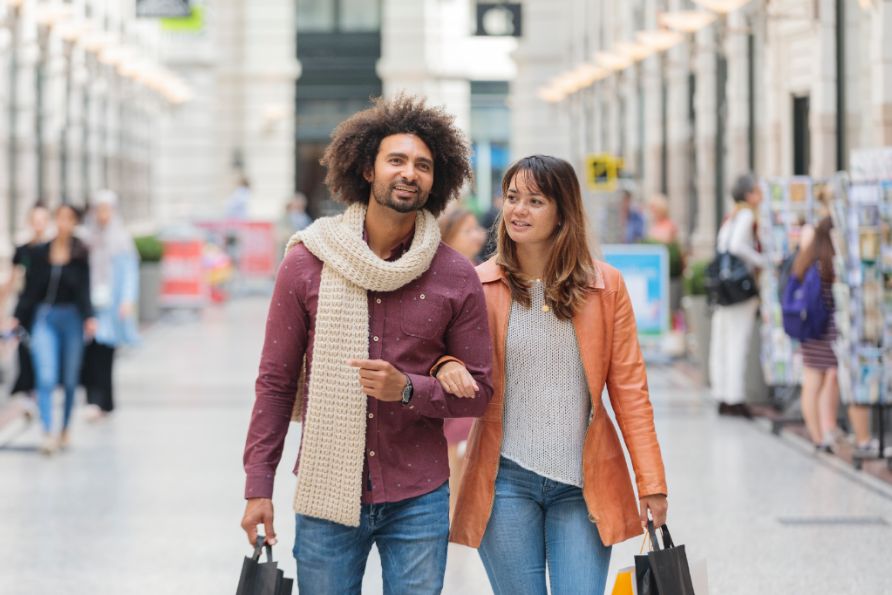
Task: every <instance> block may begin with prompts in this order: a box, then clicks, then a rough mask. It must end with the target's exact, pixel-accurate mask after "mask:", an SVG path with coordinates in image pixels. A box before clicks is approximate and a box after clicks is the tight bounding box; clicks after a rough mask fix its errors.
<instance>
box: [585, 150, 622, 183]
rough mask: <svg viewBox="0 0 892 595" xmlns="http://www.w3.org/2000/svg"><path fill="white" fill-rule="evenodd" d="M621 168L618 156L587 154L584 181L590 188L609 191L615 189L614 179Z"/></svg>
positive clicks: (620, 160)
mask: <svg viewBox="0 0 892 595" xmlns="http://www.w3.org/2000/svg"><path fill="white" fill-rule="evenodd" d="M622 168H623V160H622V159H621V158H619V157H615V156H613V155H609V154H607V153H601V154H598V155H589V156H588V157H587V158H586V160H585V181H586V183H587V184H588V187H589V189H590V190H594V191H596V192H598V191H600V192H611V191H613V190H616V180H617V178H618V177H619V172H620V171H621V170H622Z"/></svg>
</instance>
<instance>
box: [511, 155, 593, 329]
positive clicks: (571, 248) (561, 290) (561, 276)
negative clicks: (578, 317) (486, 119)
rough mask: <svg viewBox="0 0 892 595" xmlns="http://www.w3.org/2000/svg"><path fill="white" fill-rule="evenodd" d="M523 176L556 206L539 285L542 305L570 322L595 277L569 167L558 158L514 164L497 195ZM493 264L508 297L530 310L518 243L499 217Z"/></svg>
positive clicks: (579, 197) (579, 199)
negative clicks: (504, 281) (502, 274)
mask: <svg viewBox="0 0 892 595" xmlns="http://www.w3.org/2000/svg"><path fill="white" fill-rule="evenodd" d="M520 175H522V176H525V177H526V181H527V184H529V185H530V186H531V187H535V188H536V189H537V190H538V191H539V192H541V193H542V194H543V195H544V196H545V197H546V198H547V199H548V200H552V201H554V202H555V204H556V205H557V212H558V226H557V227H556V228H555V230H554V234H553V235H552V243H551V250H550V254H549V256H548V262H547V264H546V265H545V273H544V275H543V277H542V283H543V284H544V287H545V303H546V304H548V305H549V306H550V307H551V309H552V310H553V311H554V313H555V315H556V316H557V317H558V318H559V319H561V320H569V319H571V318H572V317H573V315H574V314H575V313H576V312H578V311H579V308H580V307H581V306H582V303H583V301H584V300H585V297H586V294H587V293H588V291H589V286H590V284H591V282H592V280H593V279H594V276H595V265H594V262H593V260H592V256H591V252H590V251H589V246H588V238H587V235H588V234H587V224H586V218H585V211H584V210H583V207H582V193H581V192H580V189H579V180H578V178H577V177H576V172H575V171H574V170H573V166H572V165H570V164H569V163H567V162H566V161H564V160H563V159H558V158H557V157H550V156H548V155H532V156H530V157H524V158H523V159H521V160H519V161H517V162H516V163H514V164H513V165H512V166H511V167H510V168H508V171H507V172H505V177H504V178H502V195H503V196H504V195H506V194H507V193H508V187H509V186H510V185H511V182H512V181H513V180H514V178H515V177H516V176H520ZM496 262H497V263H498V264H499V265H501V266H502V268H503V269H504V270H505V273H506V277H507V279H508V286H509V287H510V288H511V298H512V299H513V300H514V301H516V302H519V303H521V304H523V305H524V306H526V307H527V308H529V307H530V306H531V300H530V292H529V285H528V284H527V282H526V281H524V280H523V278H522V276H521V270H520V262H519V261H518V259H517V245H516V244H515V243H514V241H513V240H512V239H511V237H510V236H509V235H508V229H507V227H506V226H505V221H504V218H501V217H500V219H499V223H498V234H497V240H496Z"/></svg>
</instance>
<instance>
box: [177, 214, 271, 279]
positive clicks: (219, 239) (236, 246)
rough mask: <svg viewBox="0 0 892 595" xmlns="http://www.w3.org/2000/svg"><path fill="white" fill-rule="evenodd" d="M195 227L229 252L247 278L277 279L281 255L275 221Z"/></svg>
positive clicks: (224, 223) (212, 222)
mask: <svg viewBox="0 0 892 595" xmlns="http://www.w3.org/2000/svg"><path fill="white" fill-rule="evenodd" d="M195 226H196V227H198V228H199V229H202V230H204V231H205V233H207V236H208V239H209V240H210V241H211V242H213V243H215V244H217V245H218V246H221V247H223V248H224V250H226V252H227V254H229V256H230V258H232V261H233V265H234V266H235V267H236V270H237V271H238V273H239V275H241V277H242V278H243V279H250V278H272V277H275V275H276V265H277V263H278V253H277V247H276V230H275V225H274V224H273V223H272V222H271V221H234V220H223V221H200V222H198V223H196V224H195Z"/></svg>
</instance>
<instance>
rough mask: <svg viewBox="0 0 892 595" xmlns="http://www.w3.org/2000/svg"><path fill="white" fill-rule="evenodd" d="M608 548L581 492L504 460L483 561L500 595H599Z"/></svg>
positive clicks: (578, 489)
mask: <svg viewBox="0 0 892 595" xmlns="http://www.w3.org/2000/svg"><path fill="white" fill-rule="evenodd" d="M610 549H611V548H610V547H607V546H605V545H604V544H603V543H601V537H600V536H599V535H598V529H597V527H596V526H595V524H594V523H592V522H591V521H590V520H589V518H588V511H587V509H586V507H585V500H583V497H582V490H581V489H580V488H578V487H576V486H571V485H567V484H565V483H560V482H557V481H553V480H551V479H546V478H544V477H542V476H541V475H538V474H536V473H533V472H532V471H529V470H527V469H524V468H523V467H521V466H520V465H518V464H517V463H515V462H513V461H510V460H508V459H506V458H504V457H502V459H501V461H500V463H499V474H498V476H497V477H496V496H495V502H494V504H493V509H492V515H491V516H490V518H489V524H488V525H487V526H486V533H484V535H483V541H482V542H481V543H480V550H479V551H480V558H481V559H482V560H483V566H484V567H485V568H486V573H487V574H488V575H489V582H490V584H491V585H492V588H493V591H495V594H496V595H545V594H546V593H547V591H546V589H545V565H546V561H547V564H548V577H549V579H550V582H551V593H552V595H568V594H571V593H573V594H576V593H579V594H580V595H581V594H586V595H588V594H591V593H597V594H598V595H600V594H601V593H603V592H604V586H605V584H606V583H607V569H608V567H609V566H610Z"/></svg>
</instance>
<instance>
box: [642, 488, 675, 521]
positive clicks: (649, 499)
mask: <svg viewBox="0 0 892 595" xmlns="http://www.w3.org/2000/svg"><path fill="white" fill-rule="evenodd" d="M640 500H641V527H642V528H643V529H647V511H648V510H649V511H650V515H651V517H653V520H654V527H662V526H663V525H665V524H666V511H667V510H668V509H669V502H667V501H666V496H665V494H654V495H653V496H642V497H641V498H640Z"/></svg>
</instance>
